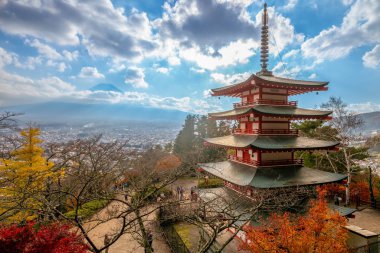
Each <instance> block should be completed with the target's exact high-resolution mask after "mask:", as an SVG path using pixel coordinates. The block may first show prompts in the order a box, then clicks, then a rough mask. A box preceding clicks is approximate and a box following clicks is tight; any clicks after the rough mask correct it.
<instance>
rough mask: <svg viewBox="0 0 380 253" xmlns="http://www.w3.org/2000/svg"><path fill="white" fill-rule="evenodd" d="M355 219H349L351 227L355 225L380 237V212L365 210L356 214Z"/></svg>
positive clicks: (370, 209)
mask: <svg viewBox="0 0 380 253" xmlns="http://www.w3.org/2000/svg"><path fill="white" fill-rule="evenodd" d="M354 215H355V218H352V219H349V221H348V224H349V225H355V226H358V227H361V228H364V229H366V230H369V231H372V232H374V233H377V234H379V235H380V210H377V209H373V208H365V209H363V210H361V211H356V212H355V213H354Z"/></svg>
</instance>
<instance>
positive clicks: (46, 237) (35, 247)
mask: <svg viewBox="0 0 380 253" xmlns="http://www.w3.org/2000/svg"><path fill="white" fill-rule="evenodd" d="M0 249H1V250H2V251H1V252H2V253H71V252H77V253H86V252H87V246H86V244H85V243H84V242H83V238H82V237H81V236H80V235H78V234H77V233H75V232H74V231H73V230H72V227H70V226H68V225H67V224H61V223H57V222H56V223H51V224H43V225H41V224H37V223H34V222H27V223H26V224H24V225H16V224H13V225H10V226H5V227H1V228H0Z"/></svg>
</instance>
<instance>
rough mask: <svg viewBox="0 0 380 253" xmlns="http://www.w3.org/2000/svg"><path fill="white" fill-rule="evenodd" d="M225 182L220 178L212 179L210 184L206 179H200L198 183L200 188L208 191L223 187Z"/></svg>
mask: <svg viewBox="0 0 380 253" xmlns="http://www.w3.org/2000/svg"><path fill="white" fill-rule="evenodd" d="M223 185H224V183H223V180H222V179H219V178H210V179H209V180H208V184H206V183H205V180H204V179H200V180H199V181H198V188H200V189H206V188H217V187H221V186H223Z"/></svg>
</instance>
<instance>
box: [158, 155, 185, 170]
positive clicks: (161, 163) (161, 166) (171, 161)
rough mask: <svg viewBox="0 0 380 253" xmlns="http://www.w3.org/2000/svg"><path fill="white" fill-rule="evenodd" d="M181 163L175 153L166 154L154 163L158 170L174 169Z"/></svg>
mask: <svg viewBox="0 0 380 253" xmlns="http://www.w3.org/2000/svg"><path fill="white" fill-rule="evenodd" d="M180 165H181V160H180V159H179V158H178V156H175V155H167V156H165V157H163V158H161V159H160V160H158V161H157V163H156V169H157V170H158V171H167V170H172V169H176V168H178V167H179V166H180Z"/></svg>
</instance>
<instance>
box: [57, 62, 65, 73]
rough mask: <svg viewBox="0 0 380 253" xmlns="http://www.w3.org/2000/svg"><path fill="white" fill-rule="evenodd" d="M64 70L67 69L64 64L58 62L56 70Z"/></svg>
mask: <svg viewBox="0 0 380 253" xmlns="http://www.w3.org/2000/svg"><path fill="white" fill-rule="evenodd" d="M66 68H67V66H66V64H65V63H64V62H60V63H59V64H58V68H57V70H58V71H59V72H65V70H66Z"/></svg>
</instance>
